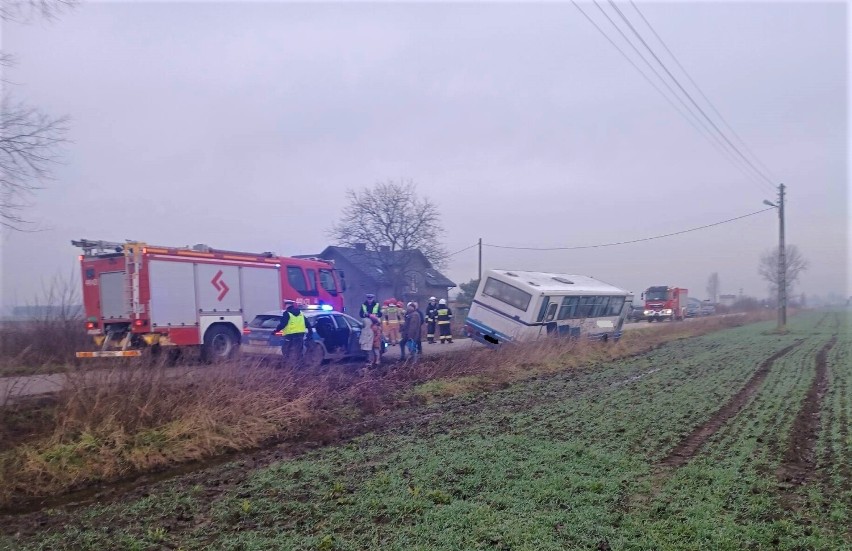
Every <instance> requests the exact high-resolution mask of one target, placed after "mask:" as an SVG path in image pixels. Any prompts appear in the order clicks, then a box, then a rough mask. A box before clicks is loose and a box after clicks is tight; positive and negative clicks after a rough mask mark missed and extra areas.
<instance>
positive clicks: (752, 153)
mask: <svg viewBox="0 0 852 551" xmlns="http://www.w3.org/2000/svg"><path fill="white" fill-rule="evenodd" d="M630 4H631V5H632V6H633V9H635V10H636V13H638V14H639V17H641V18H642V21H644V22H645V25H647V26H648V28H649V29H651V32H652V33H654V36H655V37H656V38H657V40H658V41H659V42H660V44H662V46H663V48H665V50H666V52H668V54H669V55H670V56H671V58H672V59H673V60H674V62H675V63H676V64H677V66H678V67H679V68H680V70H681V71H683V74H684V75H686V78H687V79H689V82H691V83H692V85H693V86H694V87H695V89H696V90H698V93H699V94H701V97H702V98H704V101H706V102H707V105H709V106H710V109H712V110H713V112H714V113H715V114H716V116H717V117H719V119H720V120H721V121H722V124H724V125H725V127H726V128H727V129H728V130H730V131H731V134H733V135H734V138H736V139H737V141H738V142H739V143H740V145H741V146H743V149H745V150H746V151H747V152H748V153H749V154H750V155H751V156H752V158H753V159H754V160H755V161H757V163H758V164H759V165H760V166H761V168H763V170H765V171H766V173H767V174H769V176H770V177H771V178H772V179H773V180H778V178H777V177H776V176H775V174H773V173H772V170H770V169H769V167H767V166H766V164H765V163H764V162H763V161H761V160H760V157H758V156H757V155H755V153H754V151H752V150H751V148H750V147H749V146H748V144H746V143H745V140H743V139H742V138H741V137H740V135H739V134H738V133H737V131H736V130H734V128H733V127H732V126H731V125H730V124H729V123H728V121H727V120H726V119H725V117H724V116H722V113H720V112H719V110H718V109H717V108H716V106H715V105H714V104H713V102H712V101H710V98H708V97H707V95H706V94H705V93H704V91H703V90H702V89H701V87H700V86H699V85H698V83H697V82H695V80H694V79H693V78H692V76H691V75H690V74H689V71H687V70H686V67H684V66H683V65H682V64H681V62H680V60H678V58H677V56H676V55H674V52H672V51H671V50H670V49H669V47H668V45H666V43H665V41H664V40H663V38H662V37H661V36H660V35H659V33H657V31H656V29H654V26H653V25H651V22H650V21H648V18H647V17H645V14H644V13H642V11H641V10H640V9H639V6H638V5H637V4H636V2H634V1H633V0H630Z"/></svg>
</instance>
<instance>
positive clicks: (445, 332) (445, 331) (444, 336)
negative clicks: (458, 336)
mask: <svg viewBox="0 0 852 551" xmlns="http://www.w3.org/2000/svg"><path fill="white" fill-rule="evenodd" d="M437 314H438V332H439V333H440V335H441V336H440V340H441V344H444V343H445V342H448V343H450V344H452V342H453V333H452V331H451V330H450V321H451V320H452V319H453V311H452V310H451V309H450V307H449V306H447V300H446V299H443V298H442V299H441V300H439V301H438V311H437Z"/></svg>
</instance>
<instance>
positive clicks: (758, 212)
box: [468, 207, 775, 251]
mask: <svg viewBox="0 0 852 551" xmlns="http://www.w3.org/2000/svg"><path fill="white" fill-rule="evenodd" d="M770 210H775V207H769V208H765V209H762V210H758V211H755V212H750V213H748V214H743V215H742V216H737V217H735V218H728V219H727V220H722V221H721V222H713V223H712V224H705V225H703V226H697V227H695V228H689V229H687V230H681V231H676V232H672V233H666V234H663V235H655V236H652V237H643V238H641V239H631V240H629V241H616V242H615V243H601V244H598V245H578V246H572V247H512V246H509V245H492V244H490V243H483V245H484V246H485V247H491V248H493V249H513V250H524V251H574V250H578V249H599V248H601V247H615V246H616V245H630V244H631V243H641V242H643V241H653V240H655V239H663V238H664V237H672V236H675V235H682V234H684V233H690V232H694V231H698V230H706V229H707V228H713V227H715V226H721V225H722V224H728V223H729V222H735V221H737V220H742V219H743V218H748V217H749V216H755V215H757V214H760V213H762V212H767V211H770ZM468 248H470V247H468Z"/></svg>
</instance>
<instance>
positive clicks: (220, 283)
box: [71, 239, 345, 361]
mask: <svg viewBox="0 0 852 551" xmlns="http://www.w3.org/2000/svg"><path fill="white" fill-rule="evenodd" d="M71 243H72V244H73V245H74V246H76V247H79V248H81V249H82V250H83V254H82V255H80V257H79V258H80V267H81V273H82V282H83V306H84V310H85V315H86V329H87V331H88V333H89V335H91V336H92V338H93V341H94V344H95V347H96V348H97V350H95V351H84V352H78V353H77V357H80V358H96V357H116V356H118V357H126V356H140V355H142V353H143V350H146V349H149V350H151V351H152V352H155V353H156V352H159V351H161V350H163V349H169V350H171V351H173V352H172V354H177V352H178V351H180V350H181V347H200V350H201V356H202V359H204V360H206V361H212V360H222V359H226V358H229V357H231V356H233V355H234V354H235V353H236V352H237V350H238V347H239V344H240V338H241V335H242V331H243V329H244V328H245V327H246V325H247V324H248V322H249V321H251V320H252V319H253V318H254V317H255V316H256V315H257V314H259V313H262V312H267V311H269V310H275V309H282V308H283V301H284V300H285V299H293V300H296V301H297V302H298V303H300V304H304V305H310V304H314V305H323V304H327V305H330V306H331V307H332V308H335V309H338V310H339V309H342V308H343V291H344V290H345V288H344V286H345V282H344V281H343V280H342V274H341V273H339V272H338V271H337V270H335V269H334V265H333V264H332V263H331V262H328V261H323V260H317V259H296V258H290V257H282V256H276V255H274V254H272V253H268V252H267V253H246V252H236V251H225V250H218V249H212V248H210V247H209V246H206V245H195V246H193V247H158V246H151V245H147V244H146V243H142V242H137V241H127V242H124V243H115V242H108V241H90V240H85V239H83V240H79V241H72V242H71Z"/></svg>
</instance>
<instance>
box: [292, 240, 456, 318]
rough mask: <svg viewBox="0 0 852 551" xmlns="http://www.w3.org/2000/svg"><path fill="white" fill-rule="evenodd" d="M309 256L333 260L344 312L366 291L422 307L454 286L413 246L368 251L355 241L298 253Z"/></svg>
mask: <svg viewBox="0 0 852 551" xmlns="http://www.w3.org/2000/svg"><path fill="white" fill-rule="evenodd" d="M309 257H317V258H322V259H324V260H331V261H333V262H334V268H335V269H336V270H338V273H339V274H340V273H342V274H343V279H344V280H345V281H346V291H345V292H344V305H345V306H346V312H348V313H349V314H352V315H356V316H357V315H358V314H357V313H358V311H359V309H360V308H361V303H363V302H364V295H366V294H367V293H373V294H375V295H376V299H377V300H378V301H379V302H382V301H384V300H386V299H388V298H391V297H393V298H396V299H398V300H401V301H402V302H404V303H406V302H409V301H415V302H417V303H419V304H420V307H421V310H423V309H425V305H426V303H427V302H428V300H429V297H432V296H434V297H436V298H438V299H442V298H443V299H447V298H448V296H447V294H448V292H449V290H450V289H452V288H453V287H455V286H456V284H455V283H453V282H452V281H450V279H448V278H447V277H446V276H444V275H443V274H442V273H441V272H439V271H438V270H436V269H435V268H434V267H433V266H432V263H431V262H429V260H428V259H427V258H426V256H425V255H424V254H423V253H422V252H420V251H419V250H416V249H415V250H402V251H391V250H390V248H387V247H385V248H382V249H381V250H378V251H371V250H367V247H366V245H361V244H357V245H356V246H355V247H335V246H330V247H326V249H325V250H324V251H322V252H321V253H319V254H316V255H299V258H309Z"/></svg>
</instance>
